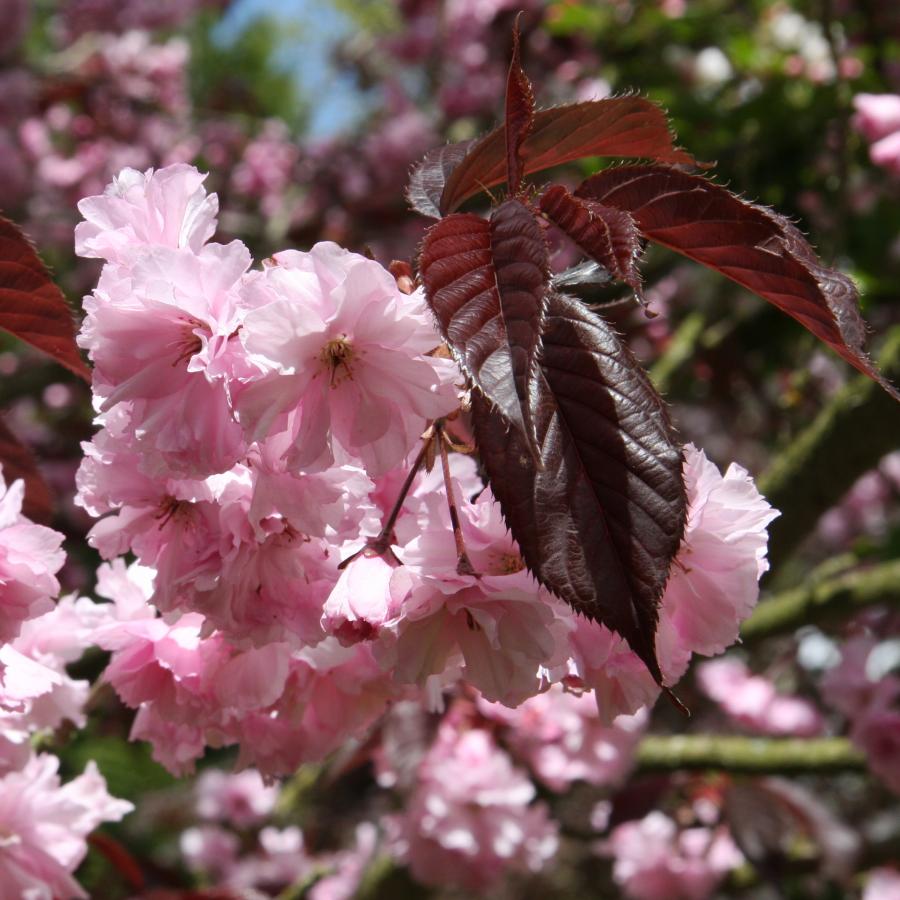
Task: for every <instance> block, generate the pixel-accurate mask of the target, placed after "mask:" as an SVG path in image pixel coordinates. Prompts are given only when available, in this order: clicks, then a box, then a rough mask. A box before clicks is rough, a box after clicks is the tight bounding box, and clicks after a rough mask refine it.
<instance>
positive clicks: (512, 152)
mask: <svg viewBox="0 0 900 900" xmlns="http://www.w3.org/2000/svg"><path fill="white" fill-rule="evenodd" d="M521 15H522V14H521V13H519V15H518V16H516V25H515V28H513V52H512V60H511V61H510V64H509V74H508V75H507V77H506V114H505V116H504V130H505V132H506V183H507V185H508V186H509V193H510V194H516V193H518V191H519V186H520V185H521V184H522V177H523V176H524V174H525V171H524V169H525V160H524V158H523V156H522V143H523V142H524V140H525V138H527V137H528V134H529V132H530V131H531V129H532V126H533V125H534V91H533V90H532V89H531V82H530V81H529V80H528V76H527V75H526V74H525V72H524V70H523V69H522V62H521V60H520V58H519V18H520V16H521Z"/></svg>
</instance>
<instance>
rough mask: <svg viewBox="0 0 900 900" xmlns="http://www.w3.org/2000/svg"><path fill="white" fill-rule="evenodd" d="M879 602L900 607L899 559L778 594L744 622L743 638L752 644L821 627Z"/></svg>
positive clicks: (761, 605)
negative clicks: (810, 625) (802, 627)
mask: <svg viewBox="0 0 900 900" xmlns="http://www.w3.org/2000/svg"><path fill="white" fill-rule="evenodd" d="M877 603H893V604H900V560H895V561H893V562H889V563H885V564H883V565H880V566H875V567H874V568H871V569H863V570H857V571H855V572H848V573H847V574H845V575H841V576H839V577H837V578H830V579H828V580H827V581H820V582H819V583H810V584H804V585H801V586H800V587H797V588H794V589H793V590H790V591H784V592H782V593H780V594H776V595H775V596H774V597H772V598H771V599H770V600H764V601H763V602H762V603H760V604H759V606H757V607H756V609H755V610H754V611H753V614H752V615H751V616H750V618H749V619H747V621H746V622H744V624H743V625H742V626H741V638H742V640H743V641H744V642H745V643H749V642H751V641H757V640H759V639H760V638H766V637H769V636H771V635H773V634H783V633H785V632H788V631H793V630H794V629H795V628H798V627H799V626H800V625H803V624H804V623H810V622H812V623H814V624H816V625H821V624H823V622H826V621H829V620H832V619H835V618H841V619H843V618H846V617H847V616H848V615H850V614H852V613H854V612H856V611H857V610H860V609H862V608H864V607H866V606H874V605H875V604H877Z"/></svg>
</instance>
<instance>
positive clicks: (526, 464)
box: [472, 294, 686, 682]
mask: <svg viewBox="0 0 900 900" xmlns="http://www.w3.org/2000/svg"><path fill="white" fill-rule="evenodd" d="M534 408H535V425H536V427H537V437H538V444H539V447H540V455H541V460H542V462H543V465H544V470H543V471H538V470H537V469H536V467H535V465H534V463H533V461H532V460H531V457H530V455H529V453H528V452H527V447H526V445H525V444H524V442H523V440H522V438H521V436H520V435H519V434H518V433H517V432H516V431H515V430H513V429H507V428H506V427H505V426H504V423H502V422H500V421H499V420H498V419H497V417H496V416H495V415H493V414H492V412H491V410H490V408H489V406H488V405H487V404H486V403H485V402H484V400H483V399H482V398H481V397H480V396H479V395H478V392H477V391H476V392H474V393H473V408H472V419H473V424H474V428H475V438H476V441H477V444H478V449H479V455H480V458H481V460H482V462H483V464H484V466H485V469H486V470H487V474H488V478H489V481H490V485H491V488H492V490H493V492H494V495H495V496H496V497H497V499H498V500H499V502H500V505H501V508H502V510H503V515H504V517H505V519H506V523H507V525H508V526H509V528H510V531H511V532H512V534H513V536H514V537H515V538H516V540H517V541H518V542H519V546H520V548H521V550H522V555H523V557H524V559H525V562H526V564H527V565H528V568H529V569H530V570H531V571H532V572H533V573H534V575H535V577H536V578H537V579H538V580H539V581H540V582H541V583H542V584H543V585H544V586H546V587H547V588H548V589H549V590H550V591H552V592H553V593H554V594H556V595H557V596H558V597H560V598H561V599H563V600H565V601H566V602H567V603H568V604H569V605H570V606H572V608H573V609H575V610H576V611H578V612H580V613H583V614H584V615H586V616H587V617H588V618H590V619H594V620H595V621H598V622H602V623H603V624H604V625H606V626H607V627H609V628H611V629H613V630H615V631H617V632H618V633H619V634H620V635H621V636H622V637H624V638H625V639H626V640H627V641H628V643H629V645H630V646H631V648H632V649H633V650H634V651H635V653H637V654H638V656H640V658H641V659H642V660H643V661H644V663H645V664H646V665H647V668H648V669H649V670H650V672H651V674H652V675H653V677H654V678H655V679H656V680H657V682H661V680H662V676H661V674H660V670H659V664H658V662H657V659H656V651H655V644H654V637H655V634H656V624H657V607H658V603H659V599H660V597H661V596H662V593H663V590H664V588H665V585H666V580H667V578H668V575H669V569H670V567H671V565H672V560H673V559H674V557H675V553H676V552H677V550H678V547H679V544H680V542H681V536H682V533H683V531H684V520H685V508H686V500H685V491H684V483H683V479H682V455H681V449H680V447H679V445H678V444H677V442H676V441H675V438H674V435H673V433H672V427H671V425H670V423H669V419H668V416H667V414H666V411H665V407H664V405H663V402H662V400H661V399H660V397H659V395H658V394H657V393H656V391H655V390H654V389H653V387H652V385H651V384H650V382H649V380H648V379H647V376H646V375H645V374H644V372H643V370H642V369H641V368H640V367H639V366H638V365H637V363H636V362H635V360H634V358H633V357H632V356H631V353H630V352H629V351H628V349H627V348H626V347H625V346H624V345H623V344H622V343H621V342H620V340H619V338H618V337H617V336H616V335H615V333H614V332H613V330H612V329H611V328H610V327H609V325H607V324H606V323H605V322H604V321H603V320H602V319H601V318H599V317H598V316H596V315H594V314H593V313H591V312H590V311H588V310H587V309H586V308H585V307H584V306H583V305H582V304H580V303H578V302H577V301H575V300H572V299H571V298H569V297H565V296H562V295H558V294H556V295H553V296H552V297H551V298H550V301H549V305H548V309H547V313H546V319H545V328H544V336H543V349H542V352H541V359H540V376H539V378H538V379H537V380H536V386H535V407H534Z"/></svg>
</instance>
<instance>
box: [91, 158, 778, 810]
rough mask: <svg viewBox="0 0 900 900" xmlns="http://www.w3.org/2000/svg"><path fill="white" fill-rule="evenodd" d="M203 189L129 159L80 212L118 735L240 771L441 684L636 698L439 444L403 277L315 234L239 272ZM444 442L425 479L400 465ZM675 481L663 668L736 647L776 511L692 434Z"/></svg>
mask: <svg viewBox="0 0 900 900" xmlns="http://www.w3.org/2000/svg"><path fill="white" fill-rule="evenodd" d="M203 177H204V176H203V175H202V174H200V173H199V172H198V171H197V170H195V169H193V168H191V167H188V166H183V165H179V166H172V167H169V168H167V169H163V170H160V171H157V172H154V171H148V172H146V173H139V172H136V171H132V170H124V171H123V172H122V173H121V174H120V175H119V176H118V177H117V178H116V179H115V181H114V182H113V183H112V184H111V185H110V186H109V188H108V189H107V191H106V193H105V194H103V195H102V196H97V197H90V198H88V199H86V200H84V201H83V202H82V203H81V206H80V208H81V211H82V214H83V215H84V217H85V221H84V222H83V223H82V224H81V225H80V226H79V227H78V229H77V232H76V245H77V250H78V252H79V253H80V254H82V255H84V256H89V257H100V258H103V259H104V260H105V261H106V262H105V265H104V268H103V271H102V273H101V276H100V280H99V284H98V286H97V288H96V290H95V291H94V292H93V294H92V295H91V296H90V297H88V298H86V300H85V310H86V313H87V315H86V318H85V320H84V324H83V327H82V331H81V334H80V337H79V343H80V344H81V346H82V347H84V348H85V349H86V350H87V351H88V354H89V356H90V358H91V361H92V362H93V365H94V396H95V406H96V409H97V424H98V425H99V426H101V427H100V431H99V432H98V434H97V435H96V436H95V438H94V440H93V441H92V442H91V443H89V444H86V445H85V448H84V449H85V460H84V462H83V464H82V467H81V470H80V472H79V476H78V484H79V495H78V497H79V502H80V503H81V505H83V506H84V507H85V508H86V509H87V510H88V511H89V512H90V513H92V514H93V515H95V516H98V517H101V518H100V521H99V522H98V523H97V524H96V525H95V526H94V528H93V530H92V532H91V535H90V540H91V543H92V544H93V545H94V546H95V547H96V548H97V549H98V550H100V552H101V553H102V554H103V555H104V556H105V557H107V558H108V559H110V560H113V562H112V564H111V566H110V567H105V568H104V572H103V578H102V580H101V584H100V586H99V589H98V592H99V593H100V594H101V595H102V596H105V597H107V598H108V599H110V600H111V601H113V603H112V605H111V606H110V607H108V609H109V614H108V617H107V621H106V622H105V623H104V624H103V625H102V626H100V627H98V628H97V629H96V631H95V636H96V641H97V642H98V643H99V644H100V645H101V646H102V647H104V648H106V649H108V650H110V651H111V652H112V658H111V662H110V665H109V667H108V669H107V671H106V676H105V677H106V678H107V679H108V680H109V681H110V682H111V683H112V685H113V686H114V687H115V689H116V691H117V692H118V694H119V696H120V697H121V698H122V700H123V701H124V702H125V703H127V704H128V705H130V706H132V707H134V708H135V709H137V710H138V714H137V717H136V719H135V723H134V728H133V732H132V736H133V737H134V738H142V739H146V740H149V741H151V742H152V743H153V745H154V752H155V756H156V758H158V759H159V760H160V761H161V762H163V764H164V765H166V766H167V767H168V768H169V769H171V770H172V771H174V772H182V773H183V772H187V771H190V770H191V768H192V767H193V764H194V761H195V760H196V759H197V758H198V757H199V756H200V755H201V754H202V753H203V752H204V749H205V747H206V746H223V745H237V746H238V747H239V750H240V760H241V764H242V765H254V766H256V767H258V768H259V769H260V770H261V771H262V772H263V773H265V774H268V775H279V774H283V773H287V772H290V771H293V770H294V769H295V768H296V766H297V765H299V764H300V763H302V762H305V761H309V760H315V759H320V758H322V757H323V756H324V755H325V754H327V753H328V752H329V751H331V750H333V749H334V748H335V747H337V746H339V745H341V744H342V743H343V742H345V741H346V740H347V739H348V737H350V736H352V735H357V734H360V733H361V732H363V731H364V730H365V729H367V728H368V727H370V726H371V725H372V724H373V723H374V722H376V720H377V719H378V718H379V717H380V716H381V714H382V713H383V712H384V711H385V709H386V708H387V707H388V704H389V703H391V702H392V701H396V700H399V699H402V698H413V699H419V700H421V702H422V703H424V704H425V705H426V706H427V707H428V708H430V709H438V708H441V706H442V704H443V703H444V700H445V695H446V694H447V693H448V692H452V691H453V690H454V686H455V685H457V684H459V683H460V682H463V683H466V684H468V685H471V686H472V687H474V688H476V689H477V690H478V691H479V692H480V694H481V695H482V697H483V698H484V702H486V703H492V702H493V703H500V704H505V705H506V706H508V707H515V706H516V705H518V704H521V703H523V702H524V701H526V700H528V699H529V698H536V699H535V700H534V701H533V702H534V703H537V704H538V706H537V707H535V713H534V714H535V715H543V714H544V713H542V712H540V711H539V710H540V709H541V706H540V703H541V701H540V697H541V695H542V694H543V693H544V692H545V691H547V690H548V689H549V688H550V687H551V685H557V687H555V688H554V696H556V697H557V698H558V699H559V700H560V701H561V702H562V704H563V705H562V706H561V707H560V709H567V708H568V707H567V704H568V703H569V699H568V698H567V697H566V695H565V694H564V693H563V686H565V688H566V689H567V690H574V689H578V690H587V691H590V690H592V689H595V690H596V699H595V700H592V701H590V702H593V703H594V704H595V705H594V707H593V709H594V712H590V713H589V712H587V705H588V701H587V699H586V698H584V699H580V700H577V701H576V700H575V698H574V697H573V698H571V699H572V701H573V703H574V704H575V705H574V706H573V708H572V710H571V713H570V715H571V716H574V717H575V719H574V720H576V721H583V722H585V723H586V726H585V727H588V728H591V729H597V728H601V729H602V727H603V725H604V724H607V725H608V724H610V723H611V722H612V721H613V719H615V718H616V717H617V716H619V715H621V714H625V715H633V714H636V713H638V711H639V710H640V709H641V708H642V707H643V706H645V705H648V704H652V703H653V702H654V700H655V698H656V696H657V694H658V691H659V689H658V687H657V685H656V684H655V683H654V681H653V679H652V678H651V677H650V675H649V674H648V672H647V671H646V668H645V667H644V665H643V663H642V662H641V661H640V660H639V659H638V658H637V657H636V656H635V654H634V653H633V652H632V651H631V650H630V649H629V648H628V646H627V645H626V644H625V643H624V642H623V640H622V639H621V638H620V637H619V636H618V635H616V634H615V633H613V632H611V631H609V630H607V629H606V628H605V627H603V626H601V625H599V624H596V623H592V622H588V621H587V620H585V619H582V618H581V617H579V616H577V615H575V614H574V613H573V612H572V611H571V609H570V608H569V607H568V606H566V605H565V604H563V603H561V602H559V601H558V600H556V599H555V598H554V597H553V596H551V595H550V594H549V593H548V592H547V591H545V590H543V589H541V588H539V587H538V586H537V584H536V583H535V581H534V580H533V578H532V576H531V575H530V574H529V572H528V571H527V570H526V568H525V566H524V564H523V561H522V558H521V555H520V553H519V550H518V547H517V546H516V545H515V543H514V542H513V540H512V539H511V537H510V535H509V533H508V532H507V530H506V528H505V525H504V523H503V520H502V517H501V515H500V511H499V508H498V506H497V504H496V503H495V502H494V500H493V498H492V496H491V493H490V491H489V490H488V489H486V488H485V487H484V485H483V484H482V482H481V481H480V479H479V477H478V474H477V468H476V464H475V462H474V461H473V459H472V458H471V457H470V456H467V455H465V454H463V453H459V452H451V453H447V452H446V446H447V444H449V443H450V437H449V435H448V432H447V430H446V429H447V428H451V429H452V428H453V427H454V421H453V419H454V417H456V416H457V410H458V409H459V406H460V396H459V387H458V383H459V382H460V381H461V379H460V376H459V373H458V371H457V369H456V367H455V365H454V364H453V363H452V362H451V361H450V360H448V359H447V358H446V354H443V353H441V352H440V351H439V350H438V348H439V345H440V343H441V341H440V338H439V337H438V334H437V332H436V330H435V328H434V326H433V323H432V321H431V319H430V316H429V314H428V312H427V309H426V307H425V303H424V300H423V297H422V295H421V292H420V291H414V292H412V293H409V294H407V293H404V292H402V291H401V290H400V289H399V288H398V286H397V281H395V279H394V277H393V276H392V275H391V274H390V273H388V272H387V271H386V270H384V269H383V268H382V267H381V266H380V265H378V264H377V263H375V262H373V261H371V260H369V259H366V258H364V257H362V256H359V255H357V254H354V253H350V252H348V251H346V250H343V249H341V248H339V247H337V246H335V245H334V244H328V243H322V244H317V245H315V246H314V247H313V248H312V249H311V250H310V251H309V252H300V251H294V250H291V251H285V252H282V253H278V254H276V255H275V256H274V257H272V258H271V259H269V260H266V261H265V262H264V263H263V266H262V268H261V269H254V268H251V259H250V254H249V252H248V250H247V248H246V247H245V246H244V245H243V244H241V243H240V242H237V241H236V242H233V243H231V244H228V245H224V246H223V245H220V244H216V243H212V242H210V238H211V236H212V234H213V232H214V230H215V227H216V219H215V217H216V197H215V196H214V195H212V196H208V195H207V194H206V193H205V191H204V189H203V186H202V182H203ZM448 419H449V420H450V421H449V422H448V421H447V420H448ZM435 421H437V426H436V427H432V428H431V431H429V432H428V434H429V435H431V438H430V442H429V439H427V440H426V441H425V442H424V443H423V441H422V440H421V439H420V436H422V435H423V434H425V433H426V430H427V429H429V427H430V426H431V424H432V423H433V422H435ZM445 423H446V424H445ZM435 434H436V435H437V437H435V436H434V435H435ZM441 444H442V445H443V446H442V447H441V450H442V451H443V455H444V456H445V457H446V458H445V462H446V469H447V478H446V479H445V478H443V477H442V476H443V474H444V473H443V471H442V470H443V466H442V465H435V466H434V468H433V469H432V470H431V471H430V472H428V471H424V470H420V471H417V468H418V466H417V463H420V462H422V460H423V458H424V457H427V456H429V452H428V451H429V450H430V453H431V454H432V455H434V454H437V453H438V449H437V446H438V445H441ZM454 446H458V445H456V444H454ZM425 462H426V463H427V462H428V460H425ZM425 468H427V466H426V467H425ZM684 472H685V478H686V481H687V485H688V492H689V501H690V502H689V507H690V508H689V513H688V525H687V529H686V532H685V537H684V540H683V545H682V549H681V551H680V553H679V557H678V564H677V565H676V566H675V567H674V570H673V574H672V577H671V579H670V582H669V587H668V589H667V591H666V594H665V597H664V598H663V601H662V606H661V624H660V628H659V632H658V636H657V643H658V653H659V656H660V659H661V660H662V661H663V668H664V674H665V677H666V679H667V681H668V683H670V684H671V683H673V682H674V681H675V680H677V679H678V678H679V677H680V675H681V674H682V673H683V671H684V669H685V667H686V665H687V661H688V659H689V657H690V655H691V653H693V652H700V653H705V654H710V653H717V652H720V651H721V650H722V649H724V647H725V646H727V645H728V644H729V643H731V642H732V641H733V640H734V639H735V638H736V636H737V629H738V625H739V623H740V621H741V620H742V619H743V618H744V617H745V616H746V615H747V614H748V613H749V611H750V610H751V608H752V607H753V604H754V603H755V601H756V597H757V591H758V588H757V581H758V578H759V576H760V575H761V574H762V572H763V571H764V570H765V566H766V564H765V545H766V531H765V529H766V526H767V524H768V523H769V522H770V521H771V519H772V518H773V517H774V515H775V513H774V512H773V511H772V510H771V508H770V507H769V506H768V504H767V503H766V502H765V501H764V500H763V499H762V498H761V497H760V495H759V494H758V492H757V491H756V489H755V487H754V486H753V483H752V481H751V479H750V478H749V476H748V475H747V473H746V472H745V471H743V470H742V469H740V468H738V467H736V466H732V467H731V468H730V469H729V470H728V472H727V473H726V474H725V475H724V477H723V476H722V475H721V474H720V473H719V472H718V470H717V469H716V468H715V466H713V465H712V464H711V463H710V462H708V461H707V460H706V458H705V456H704V455H703V453H702V452H701V451H698V450H695V449H694V448H692V447H689V448H687V450H686V461H685V469H684ZM410 473H412V478H411V481H410V479H409V478H408V477H407V476H408V475H410ZM404 481H408V482H409V483H408V484H404ZM448 489H449V491H450V492H451V493H452V500H453V507H454V509H453V513H451V510H450V504H449V503H448V500H449V498H448V495H447V492H448ZM454 516H455V518H456V519H458V524H459V528H458V534H457V535H456V537H457V538H458V539H459V540H460V541H461V542H462V543H463V545H464V552H465V557H466V559H467V563H468V565H467V566H461V565H460V555H459V550H460V548H459V546H458V544H457V542H456V541H455V540H454V530H453V518H454ZM360 551H363V552H360ZM125 553H133V554H134V555H135V557H136V558H137V563H136V564H135V565H132V566H130V567H129V568H127V569H126V567H125V564H124V563H123V562H122V561H121V560H118V559H117V557H119V556H121V555H122V554H125ZM348 560H349V564H346V563H347V561H348ZM342 562H343V563H345V565H343V566H342V565H341V564H342ZM521 714H523V715H527V714H528V713H526V712H523V713H521ZM595 721H596V724H595ZM548 727H558V728H566V727H571V726H567V725H566V724H565V723H564V722H562V723H560V724H558V725H553V726H550V725H548ZM447 740H448V741H450V740H451V739H450V738H448V739H447ZM452 740H453V741H454V742H455V741H460V740H463V737H462V736H461V735H456V736H455V737H453V738H452ZM533 740H535V741H536V742H537V743H536V744H535V745H534V746H530V747H528V748H523V752H524V753H525V754H526V755H531V756H534V757H535V758H538V757H540V756H541V753H542V751H541V748H540V746H539V743H540V741H539V739H538V738H537V737H535V738H533ZM626 743H627V741H626ZM498 752H502V751H498ZM583 756H584V759H583V762H582V766H583V767H584V768H585V771H586V772H589V770H590V768H591V766H592V765H593V763H592V762H591V755H590V751H584V752H583ZM626 765H627V763H623V766H622V768H623V770H624V768H625V767H626ZM539 770H540V771H542V772H544V773H545V775H544V777H545V778H546V780H547V782H548V783H549V784H555V783H558V782H559V780H560V778H565V776H561V775H559V774H554V772H553V765H552V762H551V761H550V760H547V761H545V762H543V763H541V764H540V765H539ZM525 806H526V807H527V803H526V804H525Z"/></svg>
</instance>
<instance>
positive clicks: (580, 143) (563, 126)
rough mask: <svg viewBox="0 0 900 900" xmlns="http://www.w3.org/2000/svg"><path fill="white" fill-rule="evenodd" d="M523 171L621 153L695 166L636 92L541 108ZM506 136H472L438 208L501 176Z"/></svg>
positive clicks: (500, 132)
mask: <svg viewBox="0 0 900 900" xmlns="http://www.w3.org/2000/svg"><path fill="white" fill-rule="evenodd" d="M521 153H522V159H523V161H524V167H523V168H524V174H525V175H530V174H532V173H534V172H540V171H542V170H543V169H548V168H550V167H551V166H558V165H561V164H562V163H566V162H571V161H572V160H576V159H581V158H582V157H585V156H622V157H629V158H632V159H634V158H642V159H654V160H657V161H659V162H668V163H683V164H686V165H694V164H695V162H694V158H693V157H692V156H691V155H690V154H689V153H686V152H685V151H684V150H678V149H677V148H675V147H674V146H673V144H672V135H671V132H670V131H669V122H668V119H667V118H666V114H665V113H664V112H663V110H662V109H661V108H660V107H659V106H657V105H656V104H655V103H652V102H651V101H649V100H644V99H642V98H641V97H606V98H604V99H603V100H588V101H586V102H584V103H574V104H571V105H569V106H556V107H553V108H551V109H541V110H538V111H537V112H536V113H535V117H534V126H533V128H532V130H531V133H530V134H529V135H528V137H527V138H526V139H525V141H524V142H523V144H522V148H521ZM506 162H507V156H506V140H505V128H503V127H502V126H501V127H500V128H496V129H494V130H493V131H491V132H490V133H489V134H487V135H485V136H484V137H483V138H481V139H480V140H478V141H476V142H475V143H474V144H473V145H472V146H471V147H470V149H469V152H468V153H467V154H466V156H465V158H464V159H463V160H462V161H461V162H460V163H459V164H458V165H457V166H456V167H455V168H454V169H453V171H452V173H451V174H450V175H449V176H447V184H446V186H445V187H444V191H443V195H442V197H441V202H440V204H439V206H440V211H441V213H443V214H444V215H446V214H447V213H450V212H453V211H454V210H456V209H458V208H459V206H460V204H462V203H463V202H464V201H465V200H467V199H468V198H469V197H473V196H474V195H475V194H477V193H479V192H480V191H483V190H484V189H485V188H489V187H492V186H493V185H495V184H500V183H501V182H503V181H505V180H506V175H507V172H506Z"/></svg>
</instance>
